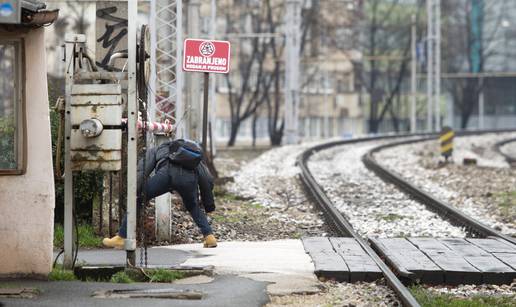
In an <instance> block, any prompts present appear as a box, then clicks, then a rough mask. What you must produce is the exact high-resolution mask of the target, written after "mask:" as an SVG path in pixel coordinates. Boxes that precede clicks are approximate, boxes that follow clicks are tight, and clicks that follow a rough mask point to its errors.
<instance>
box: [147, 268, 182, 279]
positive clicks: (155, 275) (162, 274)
mask: <svg viewBox="0 0 516 307" xmlns="http://www.w3.org/2000/svg"><path fill="white" fill-rule="evenodd" d="M146 273H147V275H148V276H149V277H150V280H149V282H173V281H174V280H177V279H182V278H185V273H183V272H178V271H170V270H165V269H156V270H150V271H147V272H146Z"/></svg>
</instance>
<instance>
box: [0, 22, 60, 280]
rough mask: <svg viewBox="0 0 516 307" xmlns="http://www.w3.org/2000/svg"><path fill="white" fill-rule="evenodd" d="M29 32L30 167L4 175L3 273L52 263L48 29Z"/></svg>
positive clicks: (29, 272)
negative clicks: (46, 31) (46, 42)
mask: <svg viewBox="0 0 516 307" xmlns="http://www.w3.org/2000/svg"><path fill="white" fill-rule="evenodd" d="M24 31H25V32H26V33H19V32H18V33H17V32H1V31H0V35H2V37H6V36H18V37H20V36H22V37H24V38H25V79H26V82H25V97H26V98H25V103H26V107H25V110H26V113H25V114H26V137H27V148H26V151H27V171H26V173H25V174H24V175H19V176H0V259H1V260H0V277H5V276H34V277H44V276H46V275H47V274H48V273H49V272H50V269H51V265H52V238H53V231H54V226H53V225H54V180H53V170H52V149H51V148H52V147H51V135H50V119H49V111H48V107H49V102H48V92H47V74H46V56H45V41H44V38H45V35H44V33H45V32H44V28H41V29H36V30H34V29H32V30H24Z"/></svg>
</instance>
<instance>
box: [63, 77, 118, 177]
mask: <svg viewBox="0 0 516 307" xmlns="http://www.w3.org/2000/svg"><path fill="white" fill-rule="evenodd" d="M122 111H123V105H122V87H121V85H120V84H74V85H73V86H72V101H71V103H70V123H71V125H72V131H71V135H70V150H71V160H72V169H73V170H74V171H84V170H103V171H118V170H120V169H121V167H122V162H121V161H122V130H121V127H120V125H121V123H122Z"/></svg>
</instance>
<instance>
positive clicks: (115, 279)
mask: <svg viewBox="0 0 516 307" xmlns="http://www.w3.org/2000/svg"><path fill="white" fill-rule="evenodd" d="M109 281H110V282H112V283H117V284H130V283H133V282H134V280H133V279H132V278H131V277H129V275H127V274H126V273H125V272H124V271H121V272H118V273H115V274H114V275H113V276H111V279H110V280H109Z"/></svg>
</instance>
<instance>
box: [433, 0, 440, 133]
mask: <svg viewBox="0 0 516 307" xmlns="http://www.w3.org/2000/svg"><path fill="white" fill-rule="evenodd" d="M434 8H435V12H434V15H435V16H434V18H435V20H434V32H435V41H434V43H435V44H434V52H435V54H434V56H435V59H434V65H435V67H434V70H435V76H434V83H435V92H434V104H435V130H436V131H440V130H441V0H435V7H434Z"/></svg>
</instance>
